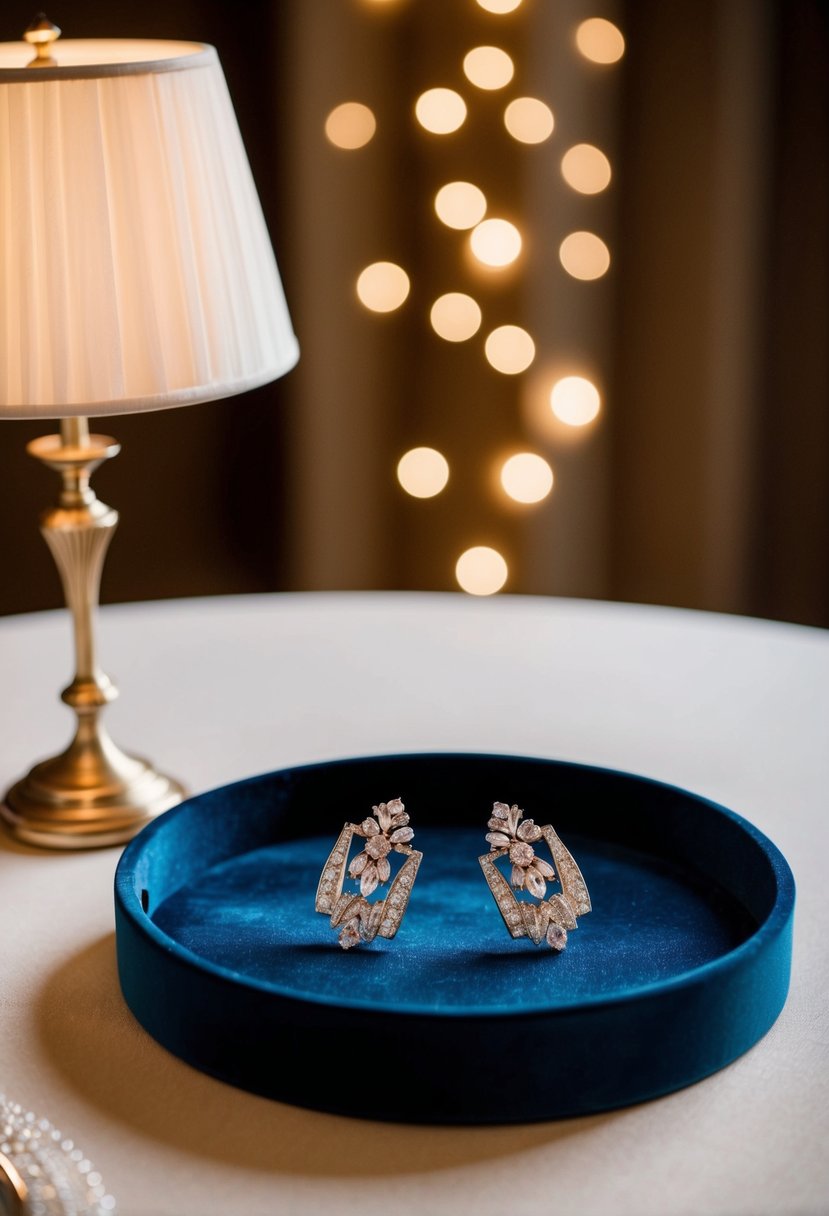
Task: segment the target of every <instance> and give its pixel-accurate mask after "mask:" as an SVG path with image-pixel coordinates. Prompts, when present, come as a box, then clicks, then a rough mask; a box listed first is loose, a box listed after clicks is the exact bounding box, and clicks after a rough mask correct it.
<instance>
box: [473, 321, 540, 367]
mask: <svg viewBox="0 0 829 1216" xmlns="http://www.w3.org/2000/svg"><path fill="white" fill-rule="evenodd" d="M484 353H485V354H486V357H487V362H488V363H490V364H491V366H492V367H494V368H495V370H496V371H497V372H503V373H504V375H505V376H516V375H518V373H519V372H523V371H526V370H527V368H528V367H529V366H530V364H531V363H532V361H533V359H534V358H535V342H533V340H532V338H531V337H530V335H529V334H528V333H527V331H526V329H522V328H521V326H520V325H499V326H498V328H497V329H493V331H492V333H491V334H489V336H488V337H487V340H486V343H485V344H484Z"/></svg>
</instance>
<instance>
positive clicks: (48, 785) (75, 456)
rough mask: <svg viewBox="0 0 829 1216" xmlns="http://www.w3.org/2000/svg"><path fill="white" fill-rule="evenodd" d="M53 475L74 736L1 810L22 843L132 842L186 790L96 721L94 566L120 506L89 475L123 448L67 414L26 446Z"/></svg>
mask: <svg viewBox="0 0 829 1216" xmlns="http://www.w3.org/2000/svg"><path fill="white" fill-rule="evenodd" d="M27 451H28V452H29V454H30V455H32V456H35V457H36V458H37V459H38V460H40V461H42V462H43V464H45V465H47V466H48V467H49V468H50V469H54V470H55V471H56V472H58V473H60V475H61V477H62V479H63V489H62V491H61V494H60V498H59V501H58V506H57V507H54V508H52V509H51V510H49V511H46V512H44V514H43V515H42V516H41V520H40V529H41V532H42V534H43V537H44V539H45V541H46V543H47V544H48V546H49V548H50V549H51V551H52V555H53V557H54V559H55V563H56V564H57V567H58V571H59V573H60V577H61V582H62V584H63V590H64V594H65V596H66V602H67V604H68V605H69V609H70V611H71V613H72V622H73V626H74V636H75V656H76V674H75V678H74V679H73V680H72V683H71V684H70V685H69V687H68V688H66V689H65V690H64V691H63V693H62V694H61V697H62V699H63V700H64V701H65V702H66V704H67V705H69V706H70V707H71V708H72V709H73V710H74V712H75V714H76V716H77V728H76V732H75V737H74V739H73V740H72V742H71V743H70V745H69V747H68V748H67V749H66V751H64V752H61V754H60V755H58V756H54V757H52V758H51V759H49V760H44V761H42V762H41V763H40V764H36V765H35V767H34V768H33V769H32V770H31V772H30V773H29V774H28V775H27V776H26V777H24V778H23V779H22V780H21V781H18V782H17V783H16V784H15V785H13V786H12V788H11V789H10V790H9V791H8V793H7V794H6V797H5V801H4V805H3V806H0V815H2V817H3V818H4V819H5V821H6V823H7V824H8V825H9V826H10V828H11V830H12V832H13V833H14V834H15V835H16V836H17V837H19V839H21V840H25V841H26V842H27V843H29V844H36V845H44V846H46V847H48V848H58V849H87V848H97V847H101V846H104V845H113V844H120V843H122V842H123V841H126V840H129V839H130V838H131V837H132V836H134V835H135V833H136V832H138V831H139V830H140V829H141V828H142V827H144V825H145V824H146V823H148V822H149V821H150V820H151V819H153V818H154V817H155V816H156V815H158V814H160V813H161V812H162V811H166V810H168V809H169V807H171V806H175V804H176V803H177V802H180V801H181V799H182V797H183V796H184V789H183V787H182V786H181V785H180V784H179V783H178V782H177V781H174V780H173V779H172V778H170V777H165V776H163V775H162V774H161V773H158V772H156V770H155V769H154V768H153V767H152V766H151V765H150V764H149V763H148V762H147V761H146V760H142V759H140V758H138V757H136V756H130V755H127V754H126V753H125V752H122V751H121V749H120V748H119V747H117V746H116V744H114V743H113V742H112V740H111V739H110V737H109V735H108V733H107V731H106V729H105V728H104V727H103V725H102V724H101V722H100V721H99V715H100V713H101V710H102V709H103V708H104V706H106V705H107V704H108V703H109V702H110V701H113V700H114V699H115V698H116V697H117V696H118V690H117V688H116V687H115V685H114V684H113V683H112V681H111V680H110V678H109V676H107V675H106V674H105V673H104V672H103V671H102V670H101V668H100V667H99V666H98V661H97V658H96V654H95V634H94V617H95V611H96V609H97V606H98V592H99V588H100V582H101V569H102V567H103V563H104V557H105V556H106V551H107V548H108V547H109V543H110V541H111V539H112V535H113V532H114V531H115V528H116V526H117V524H118V512H117V511H115V510H113V508H112V507H108V506H106V505H105V504H104V503H102V502H100V501H99V500H98V498H96V496H95V493H94V491H93V490H91V489H90V486H89V479H90V477H91V476H92V473H93V472H94V471H95V469H96V468H97V467H98V465H100V464H102V463H103V461H105V460H110V459H111V458H112V457H113V456H117V455H118V452H119V451H120V445H119V444H118V443H116V442H115V440H114V439H110V438H109V436H107V435H90V434H89V426H88V423H87V420H86V419H85V418H67V419H65V420H64V421H63V422H62V423H61V434H60V435H45V436H43V437H41V438H40V439H35V440H33V441H32V442H31V443H30V444H29V445H28V447H27Z"/></svg>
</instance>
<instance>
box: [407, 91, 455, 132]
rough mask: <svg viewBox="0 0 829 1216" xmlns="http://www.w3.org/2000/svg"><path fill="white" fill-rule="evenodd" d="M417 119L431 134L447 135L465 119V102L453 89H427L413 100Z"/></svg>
mask: <svg viewBox="0 0 829 1216" xmlns="http://www.w3.org/2000/svg"><path fill="white" fill-rule="evenodd" d="M415 115H416V116H417V121H418V122H419V123H420V125H421V127H423V128H424V129H425V130H427V131H431V132H432V134H433V135H449V134H451V132H452V131H457V129H458V128H459V127H462V126H463V124H464V121H465V120H466V102H465V101H464V99H463V98H462V97H461V95H460V93H456V92H455V90H454V89H427V90H426V92H425V93H421V94H420V96H419V97H418V99H417V101H416V102H415Z"/></svg>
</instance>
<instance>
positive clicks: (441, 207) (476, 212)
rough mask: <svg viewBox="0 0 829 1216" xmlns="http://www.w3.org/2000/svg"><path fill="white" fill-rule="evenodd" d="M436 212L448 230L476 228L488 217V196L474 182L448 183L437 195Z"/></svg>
mask: <svg viewBox="0 0 829 1216" xmlns="http://www.w3.org/2000/svg"><path fill="white" fill-rule="evenodd" d="M435 212H436V213H437V217H438V219H439V220H442V221H443V223H444V224H446V226H447V228H474V227H475V225H476V224H479V223H480V222H481V220H482V219H483V218H484V216H485V215H486V195H485V194H484V192H483V190H480V189H479V188H478V187H477V186H473V184H472V182H448V183H447V184H446V185H445V186H441V188H440V190H438V192H437V194H436V195H435Z"/></svg>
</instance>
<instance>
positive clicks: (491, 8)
mask: <svg viewBox="0 0 829 1216" xmlns="http://www.w3.org/2000/svg"><path fill="white" fill-rule="evenodd" d="M478 4H479V5H480V6H481V8H485V9H486V11H487V12H488V13H498V14H499V16H500V15H501V14H502V13H514V12H515V10H516V9H517V8H518V7H519V6H520V4H521V0H478Z"/></svg>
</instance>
